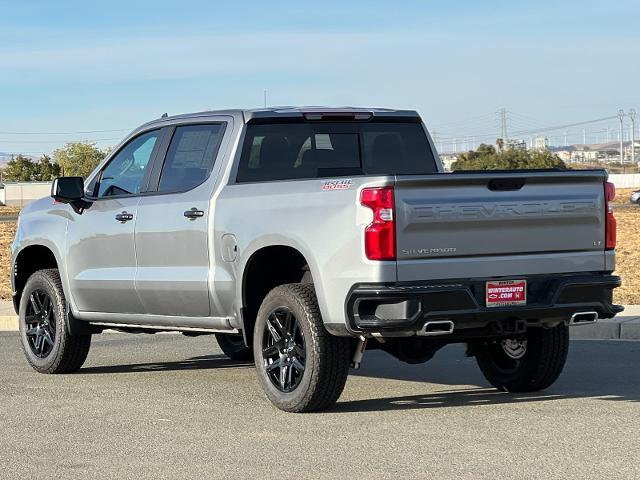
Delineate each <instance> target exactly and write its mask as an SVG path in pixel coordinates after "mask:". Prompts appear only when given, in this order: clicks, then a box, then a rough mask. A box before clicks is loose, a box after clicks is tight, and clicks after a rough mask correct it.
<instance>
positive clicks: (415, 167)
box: [237, 122, 437, 182]
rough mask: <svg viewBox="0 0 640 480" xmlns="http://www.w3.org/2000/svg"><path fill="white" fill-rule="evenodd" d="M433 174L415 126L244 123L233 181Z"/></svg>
mask: <svg viewBox="0 0 640 480" xmlns="http://www.w3.org/2000/svg"><path fill="white" fill-rule="evenodd" d="M436 171H437V168H436V163H435V159H434V157H433V152H432V150H431V147H430V145H429V142H428V140H427V137H426V134H425V132H424V129H423V128H422V125H421V124H419V123H366V124H358V123H353V122H351V123H349V122H343V123H324V122H322V123H283V124H266V125H251V124H249V125H248V126H247V132H246V135H245V141H244V146H243V150H242V154H241V158H240V164H239V166H238V176H237V181H238V182H252V181H254V182H255V181H269V180H288V179H296V178H297V179H304V178H326V177H336V176H345V175H348V176H354V175H412V174H426V173H435V172H436Z"/></svg>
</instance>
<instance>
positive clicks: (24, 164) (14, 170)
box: [2, 155, 38, 182]
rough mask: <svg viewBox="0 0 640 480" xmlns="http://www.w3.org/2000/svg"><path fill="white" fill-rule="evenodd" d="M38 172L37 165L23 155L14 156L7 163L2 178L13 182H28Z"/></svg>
mask: <svg viewBox="0 0 640 480" xmlns="http://www.w3.org/2000/svg"><path fill="white" fill-rule="evenodd" d="M37 172H38V164H37V163H35V162H34V161H33V160H31V158H29V157H25V156H24V155H16V156H15V157H12V158H11V160H9V161H8V162H7V166H6V167H5V168H4V170H3V175H2V176H3V178H4V179H5V180H9V181H13V182H29V181H31V180H33V179H34V177H35V176H36V174H37Z"/></svg>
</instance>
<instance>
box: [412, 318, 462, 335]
mask: <svg viewBox="0 0 640 480" xmlns="http://www.w3.org/2000/svg"><path fill="white" fill-rule="evenodd" d="M454 328H455V326H454V324H453V322H452V321H451V320H434V321H433V322H427V323H425V324H424V327H422V328H421V329H420V330H418V332H417V334H418V335H420V336H423V337H433V336H436V335H450V334H452V333H453V329H454Z"/></svg>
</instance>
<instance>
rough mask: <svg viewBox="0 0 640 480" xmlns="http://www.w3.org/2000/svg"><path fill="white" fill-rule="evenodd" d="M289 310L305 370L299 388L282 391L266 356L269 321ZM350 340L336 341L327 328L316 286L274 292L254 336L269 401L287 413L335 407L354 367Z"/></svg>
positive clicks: (293, 286) (260, 314) (294, 286)
mask: <svg viewBox="0 0 640 480" xmlns="http://www.w3.org/2000/svg"><path fill="white" fill-rule="evenodd" d="M281 308H285V309H289V310H290V311H291V313H292V314H293V315H294V316H295V318H296V319H297V321H298V323H299V327H300V329H301V332H302V335H303V336H304V342H305V352H306V355H305V369H304V373H303V375H302V377H301V379H300V383H299V384H298V386H297V387H296V388H295V389H294V390H293V391H290V392H284V391H281V390H279V389H278V388H277V387H276V386H275V385H274V383H273V382H272V380H271V379H270V377H269V375H268V373H267V369H266V364H265V358H264V355H263V338H264V335H265V329H266V328H267V327H266V322H267V319H268V317H269V316H270V315H271V313H272V312H274V311H275V310H276V309H281ZM351 343H352V340H351V339H350V338H345V337H336V336H333V335H331V334H330V333H329V332H327V330H326V329H325V328H324V325H323V323H322V318H321V316H320V308H319V307H318V300H317V298H316V293H315V290H314V288H313V285H312V284H287V285H281V286H279V287H276V288H274V289H273V290H271V292H269V294H268V295H267V296H266V297H265V299H264V301H263V302H262V306H261V307H260V310H259V311H258V316H257V319H256V324H255V331H254V335H253V354H254V357H255V360H256V370H257V373H258V378H259V380H260V383H261V385H262V388H263V389H264V391H265V393H266V395H267V397H268V398H269V400H271V402H272V403H273V404H274V405H275V406H276V407H278V408H279V409H281V410H284V411H286V412H312V411H319V410H324V409H327V408H329V407H331V406H333V405H334V404H335V403H336V401H337V400H338V398H339V397H340V394H341V393H342V391H343V390H344V386H345V383H346V381H347V376H348V375H349V367H350V364H351V351H352V349H351Z"/></svg>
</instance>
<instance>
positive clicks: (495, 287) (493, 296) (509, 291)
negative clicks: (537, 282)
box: [485, 280, 527, 307]
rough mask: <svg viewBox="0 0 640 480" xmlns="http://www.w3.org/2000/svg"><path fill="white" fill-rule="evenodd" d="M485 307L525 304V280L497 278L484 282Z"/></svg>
mask: <svg viewBox="0 0 640 480" xmlns="http://www.w3.org/2000/svg"><path fill="white" fill-rule="evenodd" d="M485 291H486V301H487V307H507V306H510V305H526V303H527V281H526V280H498V281H489V282H487V284H486V290H485Z"/></svg>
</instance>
